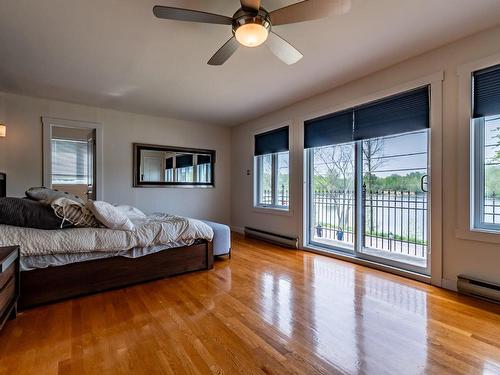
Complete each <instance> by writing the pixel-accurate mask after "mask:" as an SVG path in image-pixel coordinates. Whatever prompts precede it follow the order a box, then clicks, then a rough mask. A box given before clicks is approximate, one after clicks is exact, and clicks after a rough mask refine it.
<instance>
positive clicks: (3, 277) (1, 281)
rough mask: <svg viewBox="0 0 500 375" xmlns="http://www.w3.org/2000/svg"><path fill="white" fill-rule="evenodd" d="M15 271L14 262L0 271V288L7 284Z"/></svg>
mask: <svg viewBox="0 0 500 375" xmlns="http://www.w3.org/2000/svg"><path fill="white" fill-rule="evenodd" d="M15 271H16V263H15V262H14V263H12V264H11V265H10V267H9V268H7V269H6V270H5V271H4V272H2V273H0V290H2V288H3V287H4V286H5V284H7V281H9V280H10V279H11V278H12V277H13V276H14V273H15Z"/></svg>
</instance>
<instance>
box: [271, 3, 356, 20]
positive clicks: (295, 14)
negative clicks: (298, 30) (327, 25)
mask: <svg viewBox="0 0 500 375" xmlns="http://www.w3.org/2000/svg"><path fill="white" fill-rule="evenodd" d="M349 10H351V0H306V1H301V2H299V3H296V4H292V5H289V6H287V7H284V8H280V9H276V10H274V11H272V12H271V13H269V15H270V17H271V22H272V24H273V26H276V25H285V24H288V23H295V22H304V21H311V20H316V19H319V18H324V17H328V16H330V15H333V14H335V15H342V14H345V13H347V12H349Z"/></svg>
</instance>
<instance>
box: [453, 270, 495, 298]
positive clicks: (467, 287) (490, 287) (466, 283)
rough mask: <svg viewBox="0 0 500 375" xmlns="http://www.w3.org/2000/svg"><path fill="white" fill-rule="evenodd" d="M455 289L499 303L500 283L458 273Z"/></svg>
mask: <svg viewBox="0 0 500 375" xmlns="http://www.w3.org/2000/svg"><path fill="white" fill-rule="evenodd" d="M457 289H458V291H459V292H460V293H463V294H467V295H469V296H474V297H479V298H482V299H485V300H488V301H490V302H495V303H500V285H499V284H497V283H492V282H489V281H483V280H479V279H476V278H473V277H468V276H464V275H459V276H458V280H457Z"/></svg>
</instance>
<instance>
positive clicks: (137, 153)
mask: <svg viewBox="0 0 500 375" xmlns="http://www.w3.org/2000/svg"><path fill="white" fill-rule="evenodd" d="M143 150H146V151H160V152H161V151H163V152H175V153H185V154H193V155H196V154H201V155H210V166H211V168H210V182H175V181H143V180H142V179H141V151H143ZM133 155H134V158H133V159H134V165H133V173H134V176H133V181H134V182H133V187H176V186H177V187H215V150H206V149H198V148H186V147H176V146H161V145H151V144H144V143H134V144H133Z"/></svg>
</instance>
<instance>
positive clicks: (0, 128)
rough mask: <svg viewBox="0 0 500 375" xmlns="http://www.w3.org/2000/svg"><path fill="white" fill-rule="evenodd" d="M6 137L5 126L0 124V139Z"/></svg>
mask: <svg viewBox="0 0 500 375" xmlns="http://www.w3.org/2000/svg"><path fill="white" fill-rule="evenodd" d="M6 136H7V126H6V125H4V124H0V138H5V137H6Z"/></svg>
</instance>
